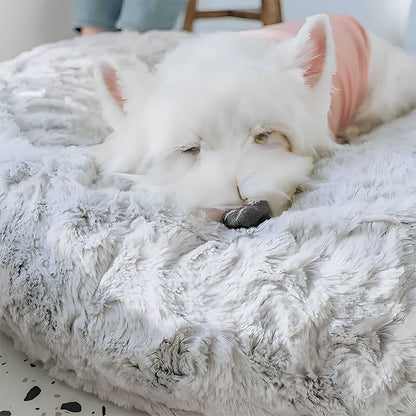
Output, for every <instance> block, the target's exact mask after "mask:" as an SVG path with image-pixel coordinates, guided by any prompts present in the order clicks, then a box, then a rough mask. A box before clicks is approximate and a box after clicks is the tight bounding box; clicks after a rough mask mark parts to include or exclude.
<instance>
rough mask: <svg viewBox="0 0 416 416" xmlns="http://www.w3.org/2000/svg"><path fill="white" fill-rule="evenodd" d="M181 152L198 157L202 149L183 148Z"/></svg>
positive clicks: (193, 147)
mask: <svg viewBox="0 0 416 416" xmlns="http://www.w3.org/2000/svg"><path fill="white" fill-rule="evenodd" d="M180 150H181V152H182V153H187V154H192V155H197V154H198V153H199V152H200V151H201V148H200V146H192V147H185V148H181V149H180Z"/></svg>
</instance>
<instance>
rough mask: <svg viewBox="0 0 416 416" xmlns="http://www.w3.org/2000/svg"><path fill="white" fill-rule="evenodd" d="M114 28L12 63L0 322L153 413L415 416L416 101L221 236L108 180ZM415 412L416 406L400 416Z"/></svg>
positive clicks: (140, 40) (6, 101)
mask: <svg viewBox="0 0 416 416" xmlns="http://www.w3.org/2000/svg"><path fill="white" fill-rule="evenodd" d="M184 36H185V35H183V34H175V33H158V32H153V33H148V34H146V35H142V36H139V35H137V34H134V33H125V34H108V35H100V36H97V37H91V38H82V39H81V38H80V39H75V40H71V41H65V42H60V43H56V44H50V45H44V46H42V47H39V48H37V49H35V50H33V51H31V52H28V53H25V54H23V55H21V56H20V57H18V58H16V59H15V60H13V61H10V62H8V63H3V64H2V65H1V66H0V78H1V80H0V96H1V98H0V126H1V128H0V261H1V263H0V266H1V267H0V316H1V318H0V323H1V329H2V330H3V331H4V332H6V333H7V334H9V335H11V336H12V337H13V339H14V340H15V343H16V345H17V347H18V348H20V349H22V350H23V351H25V352H26V353H27V354H28V355H29V356H30V357H31V358H32V359H34V360H39V361H40V362H43V363H44V365H45V368H47V369H48V370H49V372H50V373H51V374H52V375H53V376H54V377H57V378H58V379H61V380H64V381H66V382H67V383H69V384H71V385H73V386H76V387H79V388H81V389H84V390H87V391H91V392H94V393H96V394H98V395H99V396H100V397H102V398H105V399H109V400H111V401H114V402H115V403H117V404H119V405H123V406H126V407H136V408H138V409H143V410H146V411H148V412H149V413H150V414H151V415H176V416H178V415H192V414H194V415H197V414H204V415H212V416H214V415H215V416H219V415H227V416H232V415H253V416H262V415H268V416H270V415H276V416H277V415H279V416H292V415H308V416H313V415H317V416H318V415H319V416H322V415H331V416H338V415H345V416H347V415H348V416H354V415H357V416H358V415H359V416H364V415H371V416H383V415H386V416H387V415H398V414H407V415H416V413H415V410H414V409H415V403H416V387H415V382H416V306H415V303H416V288H415V286H416V285H415V283H416V274H415V264H416V254H415V253H416V251H415V243H416V231H415V216H416V112H414V113H413V114H410V115H408V116H407V117H405V118H402V119H400V120H396V121H395V122H393V123H391V124H390V125H386V126H383V127H381V128H379V129H378V130H376V131H374V132H373V133H372V134H371V135H369V136H366V137H363V138H362V140H361V141H360V142H359V143H356V144H353V145H351V146H345V147H343V148H342V149H341V150H339V151H338V152H336V153H335V154H333V155H322V159H321V160H320V161H319V162H318V163H317V164H316V169H315V172H314V176H313V178H312V180H311V182H310V183H309V184H308V186H307V187H306V189H305V190H304V191H303V192H302V193H299V194H298V195H297V197H296V199H295V201H294V204H293V206H292V207H291V209H289V210H288V211H287V212H285V213H284V214H283V215H281V216H280V217H278V218H273V219H271V220H269V221H266V222H265V223H263V224H261V225H260V226H259V227H258V228H256V229H250V230H239V231H235V230H228V229H225V227H223V226H222V225H220V224H215V223H210V222H207V221H206V220H204V219H203V218H199V217H198V216H186V215H184V214H181V211H180V210H178V209H176V208H175V209H173V208H172V207H171V206H169V204H168V203H166V202H164V200H163V198H162V197H161V196H160V195H158V194H157V193H156V192H155V191H151V190H146V191H133V190H131V189H129V187H128V184H127V183H125V182H123V181H119V180H115V181H105V180H103V179H102V177H101V175H100V173H99V170H98V167H97V164H96V162H95V160H94V158H93V157H92V156H91V155H90V152H89V147H90V146H91V145H93V144H95V143H98V142H100V141H101V140H102V139H103V138H104V137H105V136H106V134H108V132H109V128H108V127H107V126H106V125H105V123H104V122H103V121H102V119H101V117H100V106H99V104H98V102H97V100H96V97H95V94H94V90H93V83H92V71H91V63H92V61H93V60H94V59H96V58H97V57H100V56H103V55H119V56H129V55H131V54H134V55H136V56H139V57H141V58H142V59H143V60H145V61H146V62H147V63H148V64H149V65H154V64H155V63H156V62H158V61H159V60H160V59H161V57H162V55H163V52H164V50H165V49H169V48H171V47H173V46H174V45H175V43H176V42H177V41H179V40H180V39H182V38H183V37H184ZM400 412H403V413H400Z"/></svg>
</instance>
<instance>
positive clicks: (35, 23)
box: [0, 0, 74, 61]
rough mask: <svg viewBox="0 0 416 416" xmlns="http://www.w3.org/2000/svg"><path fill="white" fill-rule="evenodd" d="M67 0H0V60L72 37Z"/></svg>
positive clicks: (70, 6) (70, 2)
mask: <svg viewBox="0 0 416 416" xmlns="http://www.w3.org/2000/svg"><path fill="white" fill-rule="evenodd" d="M71 20H72V1H71V0H0V61H4V60H5V59H11V58H14V57H15V56H16V55H17V54H18V53H20V52H21V51H26V50H29V49H32V48H33V47H34V46H36V45H40V44H41V43H46V42H55V41H57V40H61V39H68V38H70V37H73V36H74V33H73V32H72V30H71Z"/></svg>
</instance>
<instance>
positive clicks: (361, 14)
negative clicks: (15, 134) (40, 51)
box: [0, 0, 416, 61]
mask: <svg viewBox="0 0 416 416" xmlns="http://www.w3.org/2000/svg"><path fill="white" fill-rule="evenodd" d="M147 1H151V0H147ZM281 1H282V8H283V15H284V18H285V19H286V20H300V19H303V18H304V17H306V16H308V15H311V14H315V13H343V14H350V15H353V16H355V17H356V18H357V19H359V20H360V21H361V22H362V23H363V24H364V25H366V26H367V27H369V28H371V29H372V30H373V31H375V32H376V33H379V34H380V35H381V36H384V37H385V38H387V39H389V40H390V41H392V42H394V43H396V44H403V43H404V44H406V45H415V48H416V40H415V41H412V40H410V41H409V36H410V35H411V34H412V32H413V34H414V37H415V38H416V29H412V30H409V29H407V30H406V23H407V18H408V14H409V9H410V5H411V2H412V0H281ZM414 3H416V0H414ZM259 4H260V0H199V7H200V9H205V10H208V9H217V8H219V9H221V8H225V7H226V8H240V7H241V8H255V7H258V5H259ZM413 9H415V10H416V7H413ZM413 14H414V15H415V19H414V24H412V25H409V26H410V27H416V11H415V12H414V13H413ZM71 21H72V0H0V61H2V60H5V59H11V58H13V57H15V56H16V55H17V54H18V53H20V52H21V51H25V50H29V49H31V48H33V47H34V46H36V45H39V44H41V43H46V42H54V41H57V40H61V39H67V38H71V37H73V36H74V32H73V31H72V28H71ZM178 25H179V26H180V23H178ZM259 25H260V24H259V23H258V22H255V21H245V20H239V19H211V20H201V21H198V22H197V23H196V24H195V31H196V32H209V31H214V30H243V29H249V28H255V27H259ZM405 34H407V38H406V40H405V41H404V38H405ZM412 39H413V38H412Z"/></svg>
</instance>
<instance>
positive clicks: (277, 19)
mask: <svg viewBox="0 0 416 416" xmlns="http://www.w3.org/2000/svg"><path fill="white" fill-rule="evenodd" d="M261 20H262V21H263V24H264V26H266V25H272V24H275V23H281V22H282V8H281V5H280V0H262V1H261Z"/></svg>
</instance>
